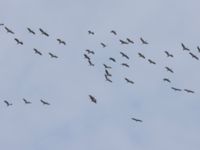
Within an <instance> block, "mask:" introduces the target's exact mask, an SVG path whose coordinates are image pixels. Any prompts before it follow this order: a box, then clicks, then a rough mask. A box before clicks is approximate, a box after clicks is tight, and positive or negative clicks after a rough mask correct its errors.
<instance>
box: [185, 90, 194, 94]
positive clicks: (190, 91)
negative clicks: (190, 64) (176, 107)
mask: <svg viewBox="0 0 200 150" xmlns="http://www.w3.org/2000/svg"><path fill="white" fill-rule="evenodd" d="M184 91H185V92H187V93H194V91H192V90H188V89H184Z"/></svg>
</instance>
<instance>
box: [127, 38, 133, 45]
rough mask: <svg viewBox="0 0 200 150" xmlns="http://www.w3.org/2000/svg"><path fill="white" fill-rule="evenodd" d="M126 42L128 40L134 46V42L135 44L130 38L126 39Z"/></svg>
mask: <svg viewBox="0 0 200 150" xmlns="http://www.w3.org/2000/svg"><path fill="white" fill-rule="evenodd" d="M126 40H127V41H128V42H129V43H132V44H134V42H133V41H132V40H131V39H129V38H126Z"/></svg>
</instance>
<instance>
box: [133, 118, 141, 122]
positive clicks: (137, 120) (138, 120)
mask: <svg viewBox="0 0 200 150" xmlns="http://www.w3.org/2000/svg"><path fill="white" fill-rule="evenodd" d="M131 119H132V120H134V121H136V122H142V120H140V119H136V118H131Z"/></svg>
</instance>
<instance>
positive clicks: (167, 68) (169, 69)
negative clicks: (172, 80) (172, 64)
mask: <svg viewBox="0 0 200 150" xmlns="http://www.w3.org/2000/svg"><path fill="white" fill-rule="evenodd" d="M165 69H166V70H167V71H169V72H171V73H174V71H173V70H172V69H171V68H169V67H165Z"/></svg>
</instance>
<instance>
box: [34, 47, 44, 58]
mask: <svg viewBox="0 0 200 150" xmlns="http://www.w3.org/2000/svg"><path fill="white" fill-rule="evenodd" d="M33 50H34V51H35V53H36V54H38V55H40V56H41V55H42V53H41V52H40V51H38V50H37V49H36V48H34V49H33Z"/></svg>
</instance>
